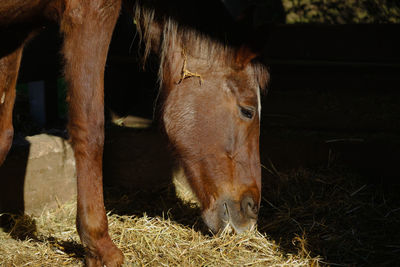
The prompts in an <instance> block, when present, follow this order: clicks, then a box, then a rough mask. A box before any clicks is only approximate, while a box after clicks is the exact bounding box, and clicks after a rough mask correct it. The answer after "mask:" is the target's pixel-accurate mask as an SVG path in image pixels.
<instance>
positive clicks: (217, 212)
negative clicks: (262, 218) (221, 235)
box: [202, 195, 259, 233]
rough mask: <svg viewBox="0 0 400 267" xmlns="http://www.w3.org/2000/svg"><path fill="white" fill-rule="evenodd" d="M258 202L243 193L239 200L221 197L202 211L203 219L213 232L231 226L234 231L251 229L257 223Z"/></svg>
mask: <svg viewBox="0 0 400 267" xmlns="http://www.w3.org/2000/svg"><path fill="white" fill-rule="evenodd" d="M258 211H259V203H258V201H255V200H254V199H253V197H252V196H250V195H245V196H244V197H242V198H241V200H239V201H235V200H231V199H229V198H222V199H220V200H217V201H216V202H214V205H213V207H212V208H209V209H206V210H204V211H203V214H202V215H203V220H204V222H205V223H206V224H207V226H208V227H209V229H210V230H211V231H213V232H214V233H218V232H220V231H222V230H224V229H225V228H226V227H231V228H232V230H233V231H234V232H235V233H242V232H244V231H247V230H250V229H252V228H253V227H254V226H255V225H256V223H257V217H258Z"/></svg>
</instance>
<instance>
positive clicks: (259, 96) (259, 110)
mask: <svg viewBox="0 0 400 267" xmlns="http://www.w3.org/2000/svg"><path fill="white" fill-rule="evenodd" d="M257 102H258V118H259V121H261V93H260V88H259V89H258V90H257Z"/></svg>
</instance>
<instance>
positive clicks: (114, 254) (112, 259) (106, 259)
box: [85, 246, 124, 267]
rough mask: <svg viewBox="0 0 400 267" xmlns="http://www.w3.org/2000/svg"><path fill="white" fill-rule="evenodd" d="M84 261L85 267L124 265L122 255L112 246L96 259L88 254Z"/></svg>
mask: <svg viewBox="0 0 400 267" xmlns="http://www.w3.org/2000/svg"><path fill="white" fill-rule="evenodd" d="M85 261H86V266H87V267H103V266H107V267H120V266H121V265H122V264H123V263H124V255H123V254H122V251H121V250H120V249H118V248H117V247H116V246H113V247H112V248H110V249H109V250H107V251H104V253H103V255H99V256H97V257H94V256H92V255H90V254H88V255H87V256H86V259H85Z"/></svg>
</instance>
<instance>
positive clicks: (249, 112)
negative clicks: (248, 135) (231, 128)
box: [240, 107, 254, 119]
mask: <svg viewBox="0 0 400 267" xmlns="http://www.w3.org/2000/svg"><path fill="white" fill-rule="evenodd" d="M240 113H241V114H242V116H243V117H245V118H247V119H252V118H253V116H254V109H253V108H251V107H240Z"/></svg>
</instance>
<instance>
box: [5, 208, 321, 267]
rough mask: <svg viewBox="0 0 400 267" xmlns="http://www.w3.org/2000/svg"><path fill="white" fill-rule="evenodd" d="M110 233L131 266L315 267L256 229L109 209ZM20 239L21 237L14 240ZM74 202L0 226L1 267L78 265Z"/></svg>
mask: <svg viewBox="0 0 400 267" xmlns="http://www.w3.org/2000/svg"><path fill="white" fill-rule="evenodd" d="M108 218H109V226H110V233H111V236H112V238H113V239H114V242H115V243H116V244H117V245H118V247H119V248H121V249H122V250H123V252H124V254H125V257H126V261H127V263H129V264H127V265H129V266H131V265H132V264H133V266H136V265H138V266H312V265H314V266H317V265H318V259H317V258H312V257H310V256H309V253H308V252H307V251H299V253H297V254H286V255H285V254H284V253H283V252H282V251H281V250H280V248H279V246H278V245H276V244H275V243H274V242H273V241H271V240H269V239H268V238H267V237H266V236H264V235H262V234H260V233H259V232H256V231H253V232H248V233H244V234H241V235H232V234H228V233H223V234H222V235H221V236H218V237H216V236H207V235H204V234H202V233H201V232H199V231H196V230H194V229H193V228H189V227H187V226H184V225H181V224H178V223H176V222H174V221H172V220H170V219H168V218H162V217H149V216H147V215H143V216H120V215H116V214H109V216H108ZM19 238H22V240H21V239H19ZM83 254H84V250H83V247H82V246H81V245H80V242H79V238H78V236H77V234H76V231H75V204H74V203H69V204H66V205H62V206H60V207H59V208H58V209H55V210H51V211H46V212H45V213H43V214H42V215H41V216H40V217H35V218H33V217H29V216H25V217H23V218H20V219H18V220H17V221H16V224H15V226H14V227H13V229H11V231H10V233H6V232H4V231H0V266H82V265H83Z"/></svg>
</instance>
